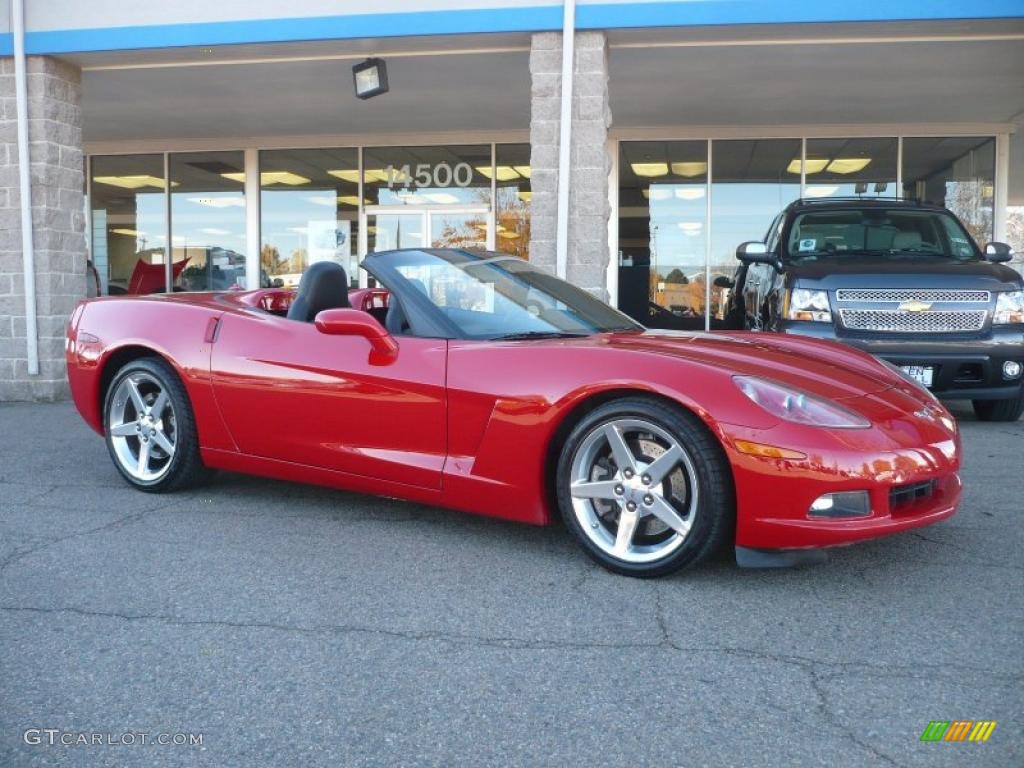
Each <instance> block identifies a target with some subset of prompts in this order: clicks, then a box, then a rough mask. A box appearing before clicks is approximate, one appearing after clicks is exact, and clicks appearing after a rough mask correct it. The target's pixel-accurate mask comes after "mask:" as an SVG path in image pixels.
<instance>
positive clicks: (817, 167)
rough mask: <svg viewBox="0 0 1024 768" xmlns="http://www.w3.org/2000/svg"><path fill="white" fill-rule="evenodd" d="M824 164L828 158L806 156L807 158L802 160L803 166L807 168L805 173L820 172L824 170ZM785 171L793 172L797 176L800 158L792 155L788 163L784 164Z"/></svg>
mask: <svg viewBox="0 0 1024 768" xmlns="http://www.w3.org/2000/svg"><path fill="white" fill-rule="evenodd" d="M826 165H828V158H820V157H808V158H807V160H806V161H805V162H804V168H806V169H807V170H806V172H807V173H821V172H822V171H823V170H825V166H826ZM786 171H787V172H789V173H795V174H796V175H798V176H799V175H800V158H799V157H794V158H793V159H792V160H791V161H790V163H789V165H787V166H786Z"/></svg>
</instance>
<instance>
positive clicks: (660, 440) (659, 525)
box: [569, 418, 699, 563]
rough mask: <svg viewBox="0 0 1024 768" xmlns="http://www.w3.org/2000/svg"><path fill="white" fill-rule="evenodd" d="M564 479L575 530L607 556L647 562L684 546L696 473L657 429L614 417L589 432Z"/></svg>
mask: <svg viewBox="0 0 1024 768" xmlns="http://www.w3.org/2000/svg"><path fill="white" fill-rule="evenodd" d="M570 474H571V479H570V485H569V488H570V493H571V495H572V509H573V513H574V514H575V516H576V520H577V521H578V522H579V526H580V529H581V530H582V531H583V532H584V533H585V534H586V536H587V537H588V538H589V539H590V540H591V541H592V542H593V543H594V544H595V545H597V547H598V548H599V549H600V550H602V551H603V552H605V553H606V554H608V555H610V556H612V557H614V558H616V559H618V560H622V561H625V562H628V563H650V562H653V561H656V560H661V559H663V558H665V557H667V556H668V555H670V554H672V553H673V552H675V551H676V550H677V549H679V547H681V546H682V544H683V542H685V541H686V537H687V535H688V534H689V533H690V529H691V528H692V527H693V524H694V521H695V519H696V515H697V509H698V504H699V484H698V482H697V473H696V470H695V469H694V463H693V459H692V458H691V456H690V454H689V453H688V452H687V450H686V448H685V447H684V446H683V445H682V444H680V442H679V441H678V440H677V439H676V438H675V437H673V436H672V435H671V434H669V432H667V431H666V430H665V429H663V428H662V427H660V426H659V425H657V424H655V423H653V422H651V421H648V420H646V419H639V418H617V419H613V420H611V421H607V422H605V423H603V424H599V425H597V426H595V427H594V428H593V429H591V431H590V432H589V433H587V434H586V436H585V437H584V438H583V440H582V442H581V443H580V445H579V447H578V448H577V449H576V452H575V455H574V456H573V459H572V465H571V469H570Z"/></svg>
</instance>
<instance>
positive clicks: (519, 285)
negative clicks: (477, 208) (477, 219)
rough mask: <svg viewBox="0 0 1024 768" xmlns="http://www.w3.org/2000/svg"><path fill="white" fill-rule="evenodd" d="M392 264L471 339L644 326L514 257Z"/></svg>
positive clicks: (441, 257) (420, 255) (426, 257)
mask: <svg viewBox="0 0 1024 768" xmlns="http://www.w3.org/2000/svg"><path fill="white" fill-rule="evenodd" d="M385 258H386V259H387V264H388V266H389V267H391V268H393V269H394V270H395V271H397V272H398V273H399V274H400V275H402V277H404V278H405V279H406V280H407V281H408V282H409V283H410V284H411V285H412V286H413V287H414V288H416V289H417V290H419V291H420V292H421V293H423V294H424V295H425V296H426V297H427V298H428V299H429V300H430V302H431V303H432V304H433V305H434V306H435V307H437V309H438V310H440V311H441V312H442V313H443V314H444V315H445V316H446V317H447V318H448V319H449V320H450V321H451V322H452V323H453V324H454V325H455V326H456V327H457V328H458V329H459V331H460V333H461V335H463V336H464V337H466V338H470V339H502V338H503V339H514V338H545V337H561V336H587V335H590V334H593V333H603V332H608V331H642V330H643V327H642V326H640V325H638V324H637V323H636V322H634V321H633V320H632V319H631V318H629V317H627V316H626V315H624V314H622V313H621V312H619V311H618V310H616V309H612V308H611V307H610V306H608V305H607V304H605V303H604V302H602V301H599V300H598V299H596V298H594V297H593V296H591V295H590V294H589V293H587V292H586V291H583V290H580V289H579V288H577V287H575V286H574V285H570V284H569V283H567V282H565V281H564V280H560V279H558V278H557V277H554V276H553V275H550V274H548V273H547V272H543V271H541V270H540V269H538V268H537V267H534V266H532V265H531V264H530V263H529V262H526V261H523V260H522V259H519V258H517V257H515V256H507V255H503V254H497V253H474V252H470V251H460V250H450V251H449V250H438V251H430V252H428V251H395V252H392V253H389V254H387V255H386V256H385Z"/></svg>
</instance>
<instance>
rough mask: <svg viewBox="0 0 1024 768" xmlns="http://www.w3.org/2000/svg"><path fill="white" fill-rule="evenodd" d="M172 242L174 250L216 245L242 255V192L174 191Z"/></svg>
mask: <svg viewBox="0 0 1024 768" xmlns="http://www.w3.org/2000/svg"><path fill="white" fill-rule="evenodd" d="M171 239H172V241H173V244H174V247H175V248H185V247H187V248H212V247H214V246H218V247H221V248H225V249H228V250H232V251H237V252H238V253H244V252H245V195H244V194H243V193H242V192H175V193H173V194H172V195H171Z"/></svg>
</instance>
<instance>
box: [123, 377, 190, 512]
mask: <svg viewBox="0 0 1024 768" xmlns="http://www.w3.org/2000/svg"><path fill="white" fill-rule="evenodd" d="M103 417H104V433H105V435H106V440H107V449H108V450H109V451H110V456H111V458H112V459H113V460H114V466H116V467H117V469H118V471H119V472H120V473H121V476H122V477H124V479H125V480H127V481H128V482H129V483H130V484H131V485H133V486H135V487H136V488H138V489H139V490H142V491H148V492H151V493H164V492H167V491H175V490H178V489H180V488H184V487H187V486H189V485H192V484H194V483H195V482H197V481H199V480H201V479H203V478H204V477H205V476H206V474H207V470H206V469H205V468H204V467H203V463H202V460H201V459H200V456H199V439H198V436H197V432H196V426H195V417H194V416H193V414H192V406H191V404H190V403H189V399H188V393H187V392H186V391H185V387H184V385H183V384H182V383H181V380H180V379H179V378H178V375H177V374H176V373H175V372H174V369H173V368H171V366H170V365H168V364H167V363H166V362H165V361H163V360H161V359H159V358H153V357H147V358H141V359H138V360H133V361H132V362H130V363H127V364H126V365H125V366H124V367H123V368H121V369H120V370H119V371H118V372H117V374H116V375H115V377H114V380H113V381H112V382H111V384H110V388H109V389H108V390H107V397H106V401H105V403H104V407H103Z"/></svg>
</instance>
